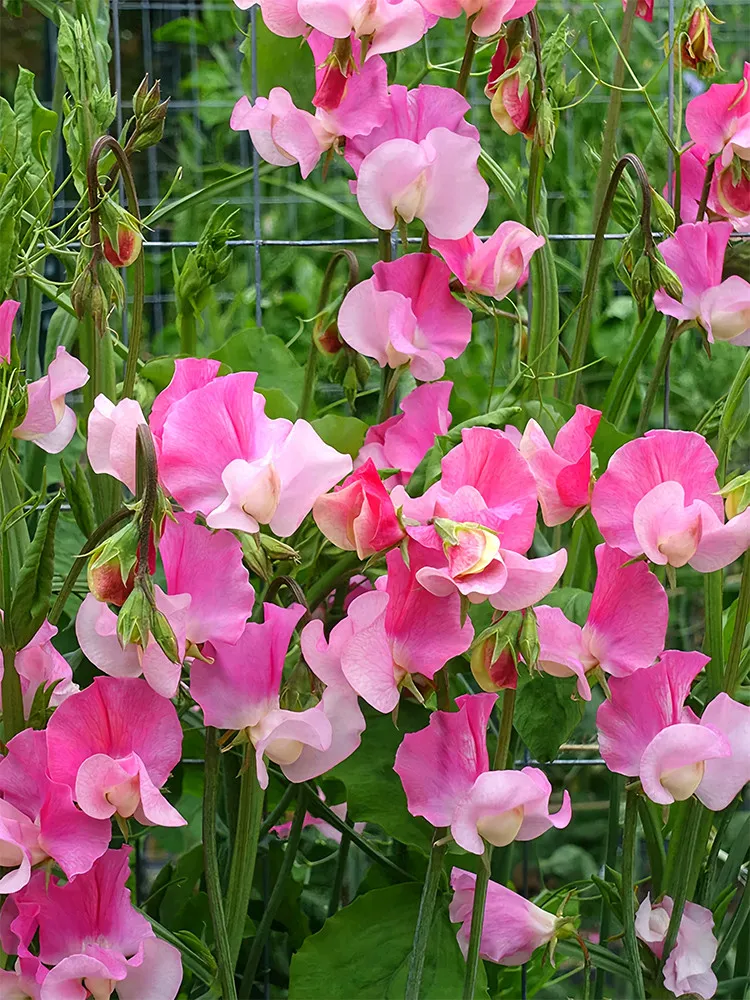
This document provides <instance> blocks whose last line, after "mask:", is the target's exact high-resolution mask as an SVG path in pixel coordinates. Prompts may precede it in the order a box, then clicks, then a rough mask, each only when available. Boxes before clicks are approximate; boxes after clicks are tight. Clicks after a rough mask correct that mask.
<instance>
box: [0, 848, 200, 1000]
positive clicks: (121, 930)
mask: <svg viewBox="0 0 750 1000" xmlns="http://www.w3.org/2000/svg"><path fill="white" fill-rule="evenodd" d="M131 850H132V848H130V847H121V848H120V849H119V850H116V851H115V850H110V851H107V852H106V853H105V854H104V855H103V856H102V857H101V858H100V859H99V860H98V861H97V862H96V864H95V865H94V866H93V868H92V869H91V870H90V871H88V872H86V873H85V874H82V875H78V876H77V877H76V878H75V879H73V880H72V881H70V882H68V883H67V884H66V885H60V884H59V882H58V880H57V879H56V878H55V877H54V876H52V878H51V879H49V885H47V880H48V878H49V876H48V875H47V874H46V873H45V872H41V871H40V872H37V873H36V874H35V875H34V877H33V879H32V880H31V882H30V883H29V885H28V886H27V887H26V888H25V889H23V891H22V892H21V893H18V894H17V895H16V896H14V897H13V899H12V901H9V902H8V903H6V905H5V906H4V907H3V920H2V925H1V927H0V931H1V936H2V943H3V947H4V948H5V949H6V950H10V952H11V953H12V954H18V956H19V957H20V958H21V959H22V960H24V959H30V960H33V959H34V958H35V956H32V954H31V952H30V951H29V946H30V944H31V942H32V939H33V938H34V937H35V935H36V934H37V933H38V935H39V956H38V957H39V961H41V962H42V963H43V964H44V965H45V966H48V967H51V968H50V970H49V972H48V973H47V975H46V976H39V979H40V980H42V981H41V990H40V992H39V994H38V995H39V997H40V1000H79V998H80V1000H83V998H84V997H86V996H93V997H94V1000H108V998H109V996H110V995H111V993H112V990H113V988H116V989H117V995H118V997H120V1000H146V998H147V997H148V998H158V1000H174V998H175V997H176V996H177V992H178V990H179V988H180V983H181V982H182V962H181V960H180V953H179V951H178V950H177V949H176V948H174V947H173V946H172V945H171V944H168V943H167V942H166V941H162V940H160V939H159V938H157V937H156V936H155V934H154V931H153V929H152V927H151V925H150V924H149V922H148V920H146V918H145V917H144V916H143V915H142V914H141V913H139V912H138V910H136V909H135V907H134V906H133V905H132V903H131V901H130V891H129V890H128V889H126V887H125V882H126V880H127V878H128V876H129V874H130V864H129V859H130V853H131ZM6 910H7V912H6ZM29 971H30V970H29Z"/></svg>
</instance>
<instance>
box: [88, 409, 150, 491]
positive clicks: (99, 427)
mask: <svg viewBox="0 0 750 1000" xmlns="http://www.w3.org/2000/svg"><path fill="white" fill-rule="evenodd" d="M145 423H146V418H145V417H144V416H143V411H142V410H141V407H140V404H139V403H137V402H136V401H135V400H134V399H127V398H126V399H121V400H120V402H119V403H117V404H115V403H113V402H112V400H111V399H107V397H106V396H104V395H102V394H99V395H98V396H97V397H96V399H95V400H94V408H93V410H92V411H91V413H90V414H89V431H88V441H87V442H86V453H87V455H88V457H89V464H90V465H91V468H92V469H93V470H94V472H97V473H100V474H106V475H108V476H112V477H113V478H115V479H119V480H120V482H121V483H124V484H125V485H126V486H127V488H128V489H129V490H130V492H131V493H135V491H136V448H137V446H136V433H137V428H138V427H139V426H140V425H141V424H144V425H145Z"/></svg>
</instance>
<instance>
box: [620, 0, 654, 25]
mask: <svg viewBox="0 0 750 1000" xmlns="http://www.w3.org/2000/svg"><path fill="white" fill-rule="evenodd" d="M627 7H628V0H622V9H623V10H627ZM635 16H636V17H640V18H642V19H643V20H644V21H653V19H654V0H637V2H636V6H635Z"/></svg>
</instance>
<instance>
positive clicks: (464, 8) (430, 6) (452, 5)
mask: <svg viewBox="0 0 750 1000" xmlns="http://www.w3.org/2000/svg"><path fill="white" fill-rule="evenodd" d="M422 6H423V7H424V9H425V10H428V11H429V12H430V13H431V14H436V15H437V16H438V17H460V15H461V14H462V13H465V14H466V17H467V18H470V17H473V18H474V20H473V21H472V22H471V30H472V31H473V32H474V34H475V35H479V37H480V38H489V36H490V35H494V34H495V33H496V32H497V31H499V30H500V25H502V24H505V22H506V21H512V20H513V18H516V17H524V16H525V15H526V14H528V13H529V11H531V10H533V9H534V7H536V0H422Z"/></svg>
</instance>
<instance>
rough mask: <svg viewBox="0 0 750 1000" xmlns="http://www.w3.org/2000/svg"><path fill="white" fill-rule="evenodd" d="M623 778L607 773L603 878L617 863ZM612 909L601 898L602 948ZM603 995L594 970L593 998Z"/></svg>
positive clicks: (600, 976)
mask: <svg viewBox="0 0 750 1000" xmlns="http://www.w3.org/2000/svg"><path fill="white" fill-rule="evenodd" d="M622 789H623V778H622V775H620V774H615V773H614V771H610V773H609V812H608V814H607V848H606V853H605V856H604V874H603V878H605V879H607V881H611V879H610V878H609V874H608V872H609V869H614V868H615V866H616V864H617V845H618V843H619V840H620V799H621V798H622ZM611 918H612V911H611V909H610V907H609V906H608V905H607V903H606V902H605V900H604V899H602V906H601V916H600V918H599V942H600V944H601V946H602V947H603V948H606V947H607V939H608V938H609V932H610V924H611V922H612V921H611ZM603 997H604V970H603V969H597V970H596V981H595V983H594V1000H603Z"/></svg>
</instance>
